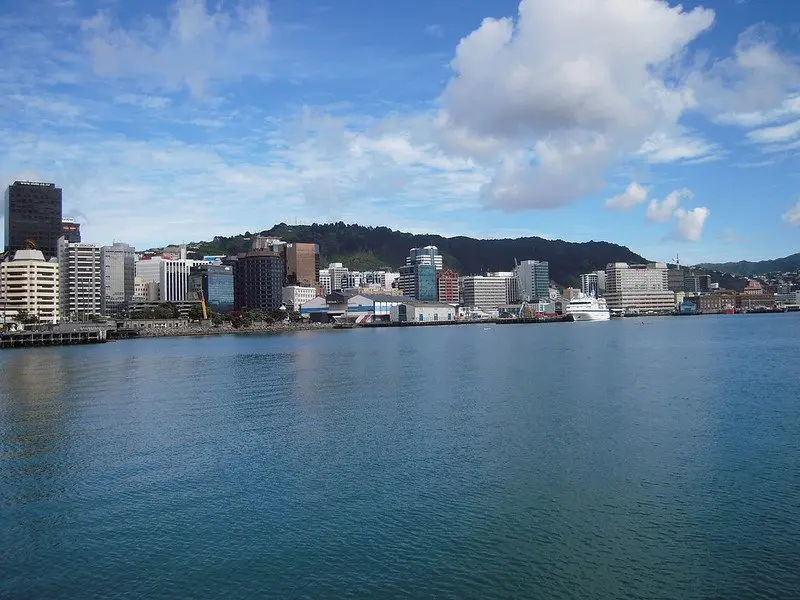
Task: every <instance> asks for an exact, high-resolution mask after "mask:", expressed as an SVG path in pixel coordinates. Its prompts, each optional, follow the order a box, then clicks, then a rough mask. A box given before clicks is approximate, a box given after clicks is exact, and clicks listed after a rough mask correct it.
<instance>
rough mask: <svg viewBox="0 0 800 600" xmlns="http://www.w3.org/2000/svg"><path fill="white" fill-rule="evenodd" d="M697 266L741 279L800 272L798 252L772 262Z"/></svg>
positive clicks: (745, 261) (704, 264)
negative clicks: (738, 276) (767, 274)
mask: <svg viewBox="0 0 800 600" xmlns="http://www.w3.org/2000/svg"><path fill="white" fill-rule="evenodd" d="M697 266H698V267H699V268H701V269H708V270H713V271H722V272H723V273H730V274H731V275H740V276H742V277H751V276H753V275H764V274H765V273H776V272H777V273H785V272H790V271H798V270H800V252H798V253H797V254H790V255H789V256H784V257H783V258H774V259H772V260H758V261H749V260H740V261H738V262H726V263H702V264H699V265H697Z"/></svg>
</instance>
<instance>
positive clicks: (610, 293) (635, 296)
mask: <svg viewBox="0 0 800 600" xmlns="http://www.w3.org/2000/svg"><path fill="white" fill-rule="evenodd" d="M605 298H606V302H607V303H608V307H609V309H611V310H612V311H616V312H625V311H630V310H638V311H644V312H648V311H652V312H670V311H672V310H674V308H675V294H674V293H673V292H671V291H670V290H669V287H668V276H667V265H666V264H664V263H650V264H646V265H629V264H627V263H609V264H608V265H607V266H606V294H605Z"/></svg>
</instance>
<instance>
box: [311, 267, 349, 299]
mask: <svg viewBox="0 0 800 600" xmlns="http://www.w3.org/2000/svg"><path fill="white" fill-rule="evenodd" d="M349 272H350V270H349V269H348V268H347V267H345V266H344V265H342V263H330V264H329V265H328V268H327V269H320V271H319V284H320V285H321V286H322V287H323V288H324V289H325V293H326V294H330V293H331V292H336V291H341V290H342V289H343V288H344V287H346V286H347V276H348V274H349Z"/></svg>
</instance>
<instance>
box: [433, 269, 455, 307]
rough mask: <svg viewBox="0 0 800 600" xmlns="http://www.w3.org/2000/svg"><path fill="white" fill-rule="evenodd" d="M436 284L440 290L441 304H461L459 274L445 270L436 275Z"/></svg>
mask: <svg viewBox="0 0 800 600" xmlns="http://www.w3.org/2000/svg"><path fill="white" fill-rule="evenodd" d="M436 282H437V285H438V288H439V302H444V303H445V304H458V303H459V302H460V293H459V285H458V273H456V272H455V271H452V270H450V269H443V270H442V271H439V272H438V273H437V274H436Z"/></svg>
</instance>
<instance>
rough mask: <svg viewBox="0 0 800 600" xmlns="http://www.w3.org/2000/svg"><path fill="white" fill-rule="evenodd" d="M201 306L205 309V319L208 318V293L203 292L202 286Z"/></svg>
mask: <svg viewBox="0 0 800 600" xmlns="http://www.w3.org/2000/svg"><path fill="white" fill-rule="evenodd" d="M200 308H201V309H202V310H203V320H204V321H205V320H207V319H208V308H207V307H206V295H205V294H204V293H203V288H200Z"/></svg>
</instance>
